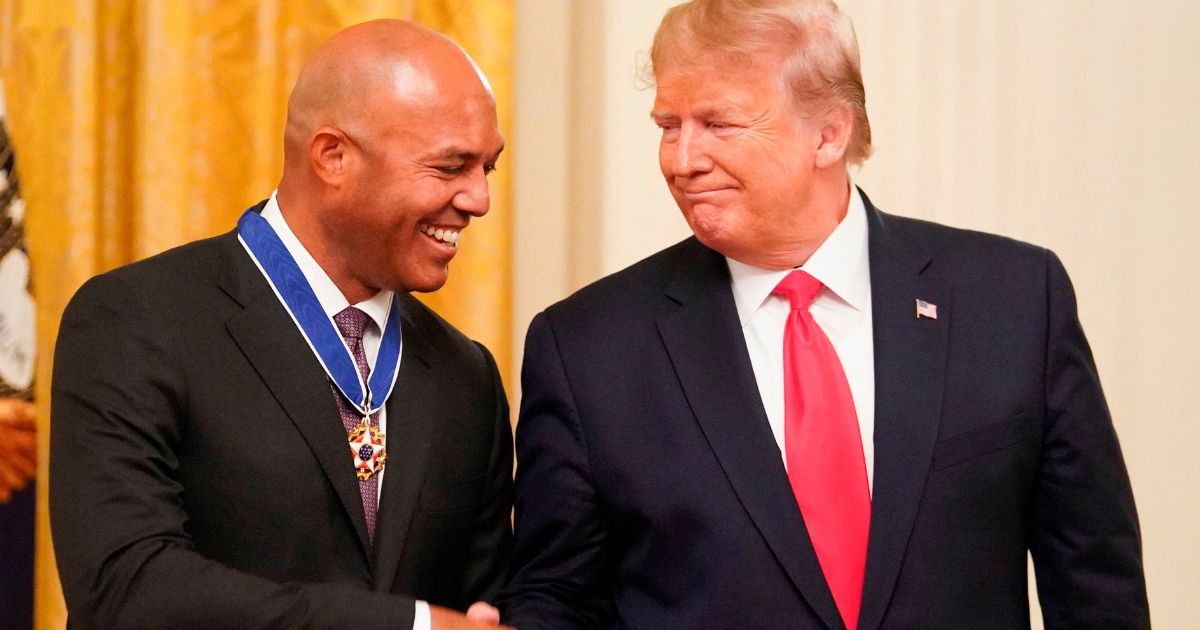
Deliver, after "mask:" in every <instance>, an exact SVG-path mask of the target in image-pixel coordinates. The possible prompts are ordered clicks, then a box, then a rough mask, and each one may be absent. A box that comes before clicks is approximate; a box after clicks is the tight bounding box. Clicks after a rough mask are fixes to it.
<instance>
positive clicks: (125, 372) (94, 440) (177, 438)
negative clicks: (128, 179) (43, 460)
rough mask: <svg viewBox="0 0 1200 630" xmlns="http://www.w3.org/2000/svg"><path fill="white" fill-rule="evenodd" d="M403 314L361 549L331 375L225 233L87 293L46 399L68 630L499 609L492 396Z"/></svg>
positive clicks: (435, 326)
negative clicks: (374, 497) (495, 601)
mask: <svg viewBox="0 0 1200 630" xmlns="http://www.w3.org/2000/svg"><path fill="white" fill-rule="evenodd" d="M260 207H261V206H260ZM400 302H401V317H402V319H401V331H402V334H403V339H404V348H403V357H402V360H401V363H400V372H399V376H398V377H397V379H396V386H395V390H394V391H393V393H392V395H391V397H390V398H389V399H388V401H387V410H388V427H387V428H388V431H387V437H388V464H387V474H386V477H385V479H384V483H383V486H382V488H381V494H380V498H379V511H378V517H377V518H378V528H377V530H376V532H375V541H374V545H372V544H371V543H370V542H369V541H368V539H367V529H366V520H365V517H364V515H363V508H362V500H361V497H360V495H359V489H358V480H357V479H356V478H355V476H354V469H353V466H352V463H351V460H350V454H349V452H348V450H347V446H346V434H345V430H344V429H343V428H342V421H341V417H340V416H339V414H338V410H337V404H336V402H335V400H334V398H333V394H332V392H331V390H330V387H329V380H328V377H327V376H326V374H325V372H324V371H323V370H322V368H321V366H320V364H319V363H318V362H317V360H316V358H315V357H314V356H313V353H312V351H311V350H310V349H309V347H308V345H307V344H306V343H305V341H304V339H303V337H302V336H301V334H300V332H299V330H297V328H296V326H295V324H294V323H293V322H292V320H291V319H290V317H289V315H288V314H287V312H286V311H285V310H284V309H283V307H282V305H281V304H280V302H279V300H278V299H277V298H276V296H275V294H274V293H273V292H272V290H271V288H270V287H269V286H268V284H267V282H266V280H265V279H264V278H263V275H262V273H261V272H260V271H259V270H258V268H256V267H255V265H254V263H253V262H252V261H251V259H250V257H249V255H248V254H247V253H246V252H245V250H244V249H243V248H242V245H241V244H240V243H239V242H238V239H237V235H236V234H235V233H229V234H225V235H223V236H219V237H216V238H213V239H208V240H203V241H198V242H195V243H192V244H190V245H186V246H183V247H180V248H177V249H175V250H172V251H170V252H166V253H164V254H161V255H159V256H155V257H153V258H150V259H147V260H145V261H142V262H138V263H135V264H133V265H130V266H126V267H123V268H121V269H118V270H116V271H113V272H110V273H107V274H104V275H101V276H97V277H96V278H93V279H92V280H90V281H89V282H87V283H86V284H85V285H84V286H83V287H82V288H81V289H80V290H79V292H78V293H77V294H76V295H75V297H74V298H73V299H72V300H71V303H70V305H69V306H68V307H67V310H66V313H65V314H64V316H63V323H62V328H61V329H60V332H59V337H58V346H57V352H56V354H55V365H54V380H53V382H52V390H53V397H52V398H53V412H52V416H53V418H52V424H51V435H50V440H51V458H50V479H51V484H50V509H51V519H52V523H51V524H52V531H53V535H54V545H55V551H56V553H57V559H58V567H59V573H60V575H61V576H62V581H63V594H64V595H65V596H66V601H67V607H68V609H69V611H70V620H69V621H70V623H69V626H70V627H72V628H159V627H161V628H344V627H348V626H352V625H365V626H371V627H386V628H411V627H412V616H413V598H420V599H425V600H427V601H430V602H431V603H434V604H440V605H444V606H450V607H456V608H459V609H465V608H466V607H467V606H468V605H469V604H470V603H471V602H472V601H474V600H476V599H484V598H488V597H491V596H493V595H494V594H495V593H496V591H497V590H499V587H500V586H501V584H502V582H503V580H504V577H505V573H506V569H505V567H506V565H505V562H506V560H507V553H508V546H509V543H510V540H511V535H512V534H511V529H510V521H509V515H510V511H509V508H510V505H511V485H512V433H511V429H510V426H509V419H508V405H507V402H506V399H505V396H504V390H503V388H502V387H501V385H500V377H499V374H498V373H497V370H496V365H495V363H494V361H493V360H492V357H491V355H490V354H489V353H488V351H487V350H486V349H484V348H483V346H481V345H479V344H477V343H475V342H473V341H471V340H469V339H467V338H466V337H464V336H463V335H462V334H460V333H459V332H458V331H456V330H455V329H454V328H452V327H451V326H450V325H449V324H447V323H446V322H445V321H443V320H441V319H440V318H438V317H437V315H435V314H434V313H433V312H432V311H430V310H429V309H427V308H426V307H425V306H423V305H422V304H421V303H420V302H418V301H417V300H416V299H415V298H413V297H411V296H409V295H402V296H401V297H400Z"/></svg>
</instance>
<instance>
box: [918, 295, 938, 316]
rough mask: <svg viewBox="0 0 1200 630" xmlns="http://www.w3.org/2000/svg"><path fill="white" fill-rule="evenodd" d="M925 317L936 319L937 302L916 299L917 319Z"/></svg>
mask: <svg viewBox="0 0 1200 630" xmlns="http://www.w3.org/2000/svg"><path fill="white" fill-rule="evenodd" d="M922 317H926V318H929V319H937V304H932V303H930V302H926V301H925V300H921V299H918V300H917V319H921V318H922Z"/></svg>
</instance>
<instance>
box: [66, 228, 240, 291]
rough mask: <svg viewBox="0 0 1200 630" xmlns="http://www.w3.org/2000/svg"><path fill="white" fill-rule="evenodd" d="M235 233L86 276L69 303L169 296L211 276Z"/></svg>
mask: <svg viewBox="0 0 1200 630" xmlns="http://www.w3.org/2000/svg"><path fill="white" fill-rule="evenodd" d="M236 239H237V236H236V235H234V234H232V233H228V234H223V235H221V236H215V237H211V238H205V239H201V240H198V241H192V242H190V243H186V244H184V245H180V246H178V247H174V248H172V249H169V250H167V251H164V252H161V253H158V254H155V255H153V256H149V257H147V258H143V259H141V260H138V261H135V262H132V263H128V264H125V265H122V266H120V267H116V268H114V269H111V270H109V271H105V272H103V273H100V274H97V275H95V276H93V277H91V278H89V279H88V280H87V281H86V282H84V283H83V285H82V286H80V288H79V289H78V290H77V291H76V292H75V295H74V297H72V298H71V304H78V303H91V302H94V301H97V300H103V299H106V298H107V299H130V298H131V297H133V296H135V295H137V296H145V297H146V298H147V299H149V298H151V297H152V296H160V297H162V298H163V299H172V298H171V297H170V296H172V295H175V294H177V293H178V292H186V291H188V290H189V289H188V287H189V286H194V284H195V283H196V281H197V280H200V279H201V278H209V277H215V276H216V274H217V272H218V270H219V261H220V249H221V247H228V246H230V241H232V242H233V244H234V245H236Z"/></svg>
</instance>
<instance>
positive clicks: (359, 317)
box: [333, 306, 367, 341]
mask: <svg viewBox="0 0 1200 630" xmlns="http://www.w3.org/2000/svg"><path fill="white" fill-rule="evenodd" d="M333 322H334V323H335V324H337V327H338V332H340V333H342V337H343V338H344V339H345V340H346V341H351V340H358V341H362V338H363V331H364V330H366V328H367V314H366V313H364V312H362V311H361V310H359V309H357V308H355V307H353V306H347V307H346V308H344V309H342V311H341V312H340V313H338V314H337V315H334V316H333Z"/></svg>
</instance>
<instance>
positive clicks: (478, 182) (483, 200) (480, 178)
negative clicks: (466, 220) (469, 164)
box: [453, 168, 492, 217]
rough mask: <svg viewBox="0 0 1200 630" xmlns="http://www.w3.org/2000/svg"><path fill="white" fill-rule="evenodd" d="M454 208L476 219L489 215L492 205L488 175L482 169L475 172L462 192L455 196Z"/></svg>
mask: <svg viewBox="0 0 1200 630" xmlns="http://www.w3.org/2000/svg"><path fill="white" fill-rule="evenodd" d="M453 202H454V207H455V208H456V209H458V210H460V211H462V212H466V213H467V214H469V215H471V216H474V217H481V216H483V215H485V214H487V211H488V208H490V207H491V205H492V199H491V193H490V192H489V191H488V181H487V174H486V173H484V171H483V169H482V168H479V169H476V170H474V171H473V172H472V173H471V175H470V177H468V178H467V180H466V182H465V183H464V185H463V187H462V189H461V190H459V191H458V193H456V194H455V195H454V200H453Z"/></svg>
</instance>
